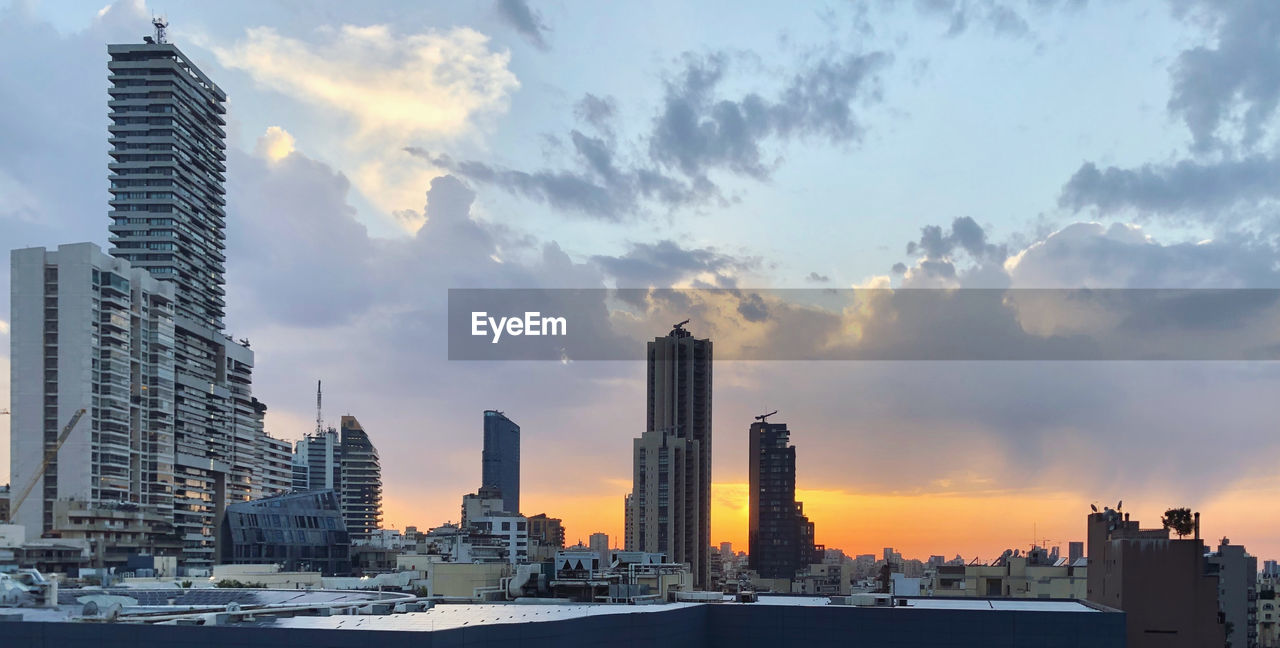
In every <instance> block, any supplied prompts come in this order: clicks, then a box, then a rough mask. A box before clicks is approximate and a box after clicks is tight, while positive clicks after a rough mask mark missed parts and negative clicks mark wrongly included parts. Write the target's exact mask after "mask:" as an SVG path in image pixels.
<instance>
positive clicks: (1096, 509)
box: [1089, 504, 1098, 513]
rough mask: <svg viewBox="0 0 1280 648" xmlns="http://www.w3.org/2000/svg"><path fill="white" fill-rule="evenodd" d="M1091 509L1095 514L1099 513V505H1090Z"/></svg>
mask: <svg viewBox="0 0 1280 648" xmlns="http://www.w3.org/2000/svg"><path fill="white" fill-rule="evenodd" d="M1089 508H1091V509H1093V512H1094V513H1097V512H1098V505H1097V504H1090V505H1089Z"/></svg>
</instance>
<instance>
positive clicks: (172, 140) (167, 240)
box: [107, 22, 265, 567]
mask: <svg viewBox="0 0 1280 648" xmlns="http://www.w3.org/2000/svg"><path fill="white" fill-rule="evenodd" d="M156 25H157V30H156V34H155V37H154V38H151V37H149V38H147V39H145V40H146V42H144V43H139V44H120V45H109V46H108V47H107V53H108V55H109V56H110V62H109V63H108V66H107V67H108V71H109V73H110V75H109V77H108V80H109V81H110V84H111V86H110V88H109V89H108V93H109V96H110V99H109V102H108V107H109V108H110V115H109V116H110V119H111V125H110V126H109V128H108V130H109V134H110V140H109V141H110V144H111V149H110V151H109V152H110V155H111V158H112V159H111V162H110V164H109V170H110V173H111V176H110V191H111V200H110V212H109V216H110V219H111V225H110V228H109V229H110V231H111V237H110V242H111V244H112V248H111V250H110V253H111V255H112V256H115V257H117V258H120V259H124V260H126V261H128V262H129V263H130V264H132V265H133V267H135V268H140V269H143V270H146V271H148V272H150V273H151V275H152V276H154V277H155V278H157V279H160V280H161V281H164V282H166V283H170V284H172V285H173V286H174V292H173V338H174V341H173V344H172V349H173V361H174V377H173V379H172V380H173V383H174V386H173V398H172V408H171V414H170V418H171V425H172V427H173V436H174V456H173V462H172V464H173V466H172V468H173V472H174V477H175V479H174V488H173V510H174V524H175V525H176V527H177V531H178V534H179V536H180V537H181V539H182V542H183V562H184V564H185V565H188V566H195V567H200V566H209V565H211V564H212V562H213V560H214V558H215V556H214V551H215V543H216V537H217V534H216V527H217V524H218V520H220V519H221V513H222V510H223V508H224V507H225V506H226V504H227V502H234V501H245V500H248V499H251V498H253V497H255V496H256V495H260V494H261V484H259V483H255V481H254V480H255V478H257V477H258V476H259V475H260V474H261V472H260V469H258V468H256V467H255V466H254V461H256V460H257V459H259V458H260V456H261V453H260V452H259V449H257V448H255V444H254V441H255V440H256V439H257V438H258V437H259V436H260V435H261V434H262V432H263V428H262V413H263V412H264V411H265V409H264V408H262V407H261V406H260V405H261V404H260V403H258V402H257V401H255V399H254V398H253V394H252V380H253V363H254V356H253V351H252V350H250V348H249V343H248V341H247V340H239V341H236V340H233V339H232V338H231V337H230V336H228V335H226V334H225V333H224V330H223V329H224V324H223V315H224V310H225V299H224V295H225V294H226V290H225V283H226V282H225V278H224V273H225V265H224V264H225V262H226V257H225V247H226V214H225V212H224V206H225V205H226V199H225V195H226V190H225V187H224V182H225V172H226V167H225V161H226V153H225V150H226V143H225V139H226V134H225V126H226V121H225V118H224V115H225V114H226V107H225V105H224V104H225V102H226V98H227V97H226V94H225V93H224V92H223V91H222V90H221V89H220V88H219V87H218V86H217V85H216V84H215V83H213V81H211V80H210V79H209V78H208V77H207V76H205V74H204V73H203V72H202V71H201V70H200V69H199V67H197V66H196V65H195V63H194V62H193V61H192V60H191V59H190V58H189V57H187V56H186V54H184V53H183V52H182V51H181V50H179V49H178V48H177V47H176V46H174V45H172V44H170V43H167V42H165V32H164V25H163V22H157V23H156Z"/></svg>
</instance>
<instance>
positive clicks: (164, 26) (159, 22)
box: [151, 16, 169, 45]
mask: <svg viewBox="0 0 1280 648" xmlns="http://www.w3.org/2000/svg"><path fill="white" fill-rule="evenodd" d="M151 25H152V26H153V27H155V28H156V43H157V44H159V45H164V44H165V43H167V42H169V41H168V40H167V36H168V31H167V30H168V29H169V21H168V19H166V18H165V17H164V16H157V17H154V18H152V19H151Z"/></svg>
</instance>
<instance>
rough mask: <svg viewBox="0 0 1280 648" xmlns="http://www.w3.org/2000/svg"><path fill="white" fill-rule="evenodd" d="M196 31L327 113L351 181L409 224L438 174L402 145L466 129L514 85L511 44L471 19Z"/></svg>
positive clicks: (217, 51)
mask: <svg viewBox="0 0 1280 648" xmlns="http://www.w3.org/2000/svg"><path fill="white" fill-rule="evenodd" d="M198 40H203V41H206V42H204V43H203V44H204V45H205V46H206V47H207V48H208V49H209V50H210V51H212V52H213V53H214V55H215V56H216V57H217V59H218V62H219V63H221V64H222V65H224V66H226V67H229V68H236V69H240V70H243V71H245V72H246V73H248V74H249V76H250V77H252V78H253V80H254V81H255V82H256V83H257V84H259V85H261V86H263V87H267V88H271V89H274V90H277V91H280V92H282V93H285V94H287V95H290V96H292V97H294V98H296V99H298V100H299V101H301V102H303V103H305V104H306V105H307V106H308V107H310V108H312V109H315V110H318V111H321V112H323V113H325V115H323V116H324V117H327V118H328V121H330V122H331V123H332V124H333V125H334V127H335V128H338V129H340V130H339V133H338V134H339V138H340V139H341V140H342V142H343V146H344V147H345V150H344V151H343V155H344V156H346V159H345V160H344V164H343V166H344V167H345V168H347V169H348V170H349V172H350V178H351V179H352V181H353V182H354V183H355V185H356V188H357V189H358V190H359V191H360V192H361V194H362V195H363V196H364V197H365V198H366V199H367V200H369V201H370V202H371V203H372V204H374V205H376V206H377V207H378V208H380V209H381V210H383V212H385V214H384V216H386V217H388V218H393V220H395V221H396V222H397V223H398V224H400V225H401V226H403V227H404V228H406V229H408V230H409V231H415V230H416V229H417V227H420V226H421V223H422V219H421V218H420V217H418V218H414V217H412V216H410V217H405V216H403V213H404V212H405V211H406V210H415V211H416V210H417V209H419V208H420V207H421V202H422V187H423V186H425V185H426V183H427V182H428V181H430V179H431V178H432V177H433V176H436V175H439V174H438V173H437V172H435V171H434V170H433V169H431V168H429V167H428V166H427V165H425V164H424V163H422V162H421V161H414V160H412V159H409V158H408V157H407V156H405V155H404V154H403V153H402V152H401V151H400V147H401V146H403V144H404V143H405V142H413V141H425V142H427V143H435V142H441V141H448V140H452V139H455V138H458V137H460V136H463V135H467V134H469V133H471V132H473V131H474V127H475V125H476V120H477V119H478V118H479V117H481V116H483V115H487V114H498V113H502V112H504V111H505V110H506V107H507V103H508V99H509V97H510V95H511V93H512V92H514V91H515V90H516V89H517V88H519V87H520V83H519V81H518V80H517V79H516V76H515V74H514V73H512V72H511V70H509V69H508V63H509V62H510V54H509V53H508V52H506V51H496V50H494V49H492V48H491V47H490V43H489V38H488V36H486V35H484V34H482V33H480V32H478V31H476V30H474V29H470V28H461V27H459V28H453V29H448V30H442V31H434V30H433V31H427V32H423V33H411V34H403V33H397V32H395V31H393V30H392V29H391V28H390V27H388V26H387V25H371V26H367V27H358V26H353V25H344V26H342V27H337V28H324V29H321V30H319V31H318V33H317V34H316V35H315V37H314V38H311V39H309V40H303V39H301V38H295V37H291V36H287V35H284V34H281V33H280V32H278V31H276V30H275V29H272V28H270V27H254V28H251V29H249V30H247V31H246V33H245V37H244V38H243V39H242V40H239V41H236V42H234V43H231V44H220V43H214V42H207V39H203V38H201V39H198ZM304 148H306V146H305V143H304ZM415 165H416V166H415ZM396 214H400V216H399V217H393V215H396Z"/></svg>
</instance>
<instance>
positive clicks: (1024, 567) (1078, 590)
mask: <svg viewBox="0 0 1280 648" xmlns="http://www.w3.org/2000/svg"><path fill="white" fill-rule="evenodd" d="M939 558H941V557H940V556H939ZM1087 569H1088V568H1087V566H1086V563H1085V560H1084V559H1083V558H1081V559H1080V560H1077V561H1075V562H1071V561H1070V559H1063V558H1054V557H1053V556H1052V555H1051V554H1050V553H1049V552H1047V551H1045V549H1044V548H1043V547H1035V548H1033V549H1031V550H1030V551H1027V552H1025V553H1023V552H1018V553H1016V554H1015V553H1014V552H1012V551H1006V552H1005V555H1003V556H1001V557H1000V558H998V559H996V560H995V561H992V563H991V564H989V565H963V564H961V565H948V564H945V563H942V562H939V564H935V565H931V566H930V567H929V569H927V570H926V572H925V576H924V579H923V582H922V584H921V588H922V589H923V593H928V594H929V595H932V596H963V597H967V598H982V597H1004V598H1025V599H1081V600H1082V599H1084V598H1085V597H1086V595H1087V590H1088V577H1087V575H1086V574H1087Z"/></svg>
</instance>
